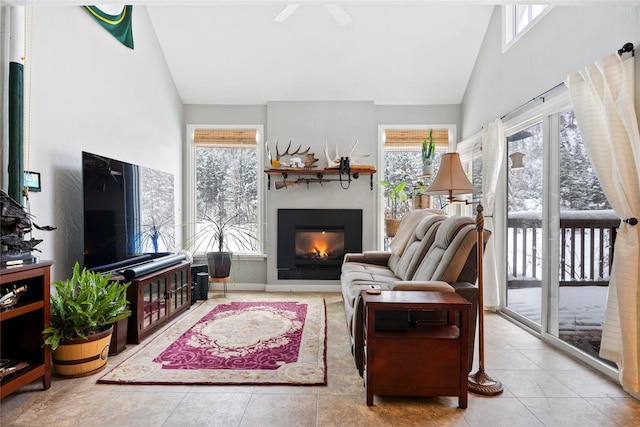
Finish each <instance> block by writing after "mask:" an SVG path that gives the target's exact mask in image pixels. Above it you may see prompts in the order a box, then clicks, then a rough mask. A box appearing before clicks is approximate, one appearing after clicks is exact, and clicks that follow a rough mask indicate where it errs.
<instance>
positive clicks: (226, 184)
mask: <svg viewBox="0 0 640 427" xmlns="http://www.w3.org/2000/svg"><path fill="white" fill-rule="evenodd" d="M257 173H258V159H257V151H256V148H255V147H247V148H244V147H243V148H238V147H233V148H222V147H197V148H196V222H197V227H196V235H197V236H198V242H196V243H195V247H196V248H197V249H196V251H207V250H214V249H213V248H210V247H209V248H205V247H204V246H208V245H207V244H206V242H209V241H210V240H211V239H210V237H211V236H207V235H206V234H205V233H202V232H200V231H201V230H203V229H204V228H206V227H205V223H207V222H210V221H215V222H217V223H219V224H227V227H226V229H227V230H228V232H229V233H232V234H233V233H236V232H237V233H238V237H239V240H240V241H245V242H246V239H245V238H244V237H245V235H246V234H245V233H246V232H249V233H251V234H252V236H254V239H253V241H252V242H251V244H250V245H242V244H239V243H238V239H233V236H230V238H229V239H227V244H228V246H229V247H228V250H230V251H232V252H255V251H256V250H257V242H258V239H257V233H258V222H257V221H258V177H257Z"/></svg>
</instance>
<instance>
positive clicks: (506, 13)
mask: <svg viewBox="0 0 640 427" xmlns="http://www.w3.org/2000/svg"><path fill="white" fill-rule="evenodd" d="M551 9H552V7H551V6H549V5H546V4H510V5H505V6H503V9H502V11H503V20H502V21H503V43H502V51H503V52H504V51H506V50H507V49H508V48H509V47H510V46H511V45H513V44H514V43H515V42H516V41H517V40H518V39H519V38H520V37H521V36H522V35H523V34H524V33H525V32H527V31H528V30H529V29H530V28H531V27H532V26H533V25H534V24H536V23H537V22H538V21H539V20H540V19H541V18H542V17H543V16H544V15H545V14H546V13H547V12H549V10H551Z"/></svg>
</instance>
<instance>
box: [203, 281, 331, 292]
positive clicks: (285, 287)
mask: <svg viewBox="0 0 640 427" xmlns="http://www.w3.org/2000/svg"><path fill="white" fill-rule="evenodd" d="M209 290H211V291H220V292H222V290H223V284H222V283H209ZM233 291H253V292H340V291H341V287H340V284H319V283H311V284H308V285H304V284H300V283H295V284H287V283H285V284H271V285H266V284H264V283H232V282H228V283H227V292H233Z"/></svg>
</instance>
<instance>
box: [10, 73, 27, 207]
mask: <svg viewBox="0 0 640 427" xmlns="http://www.w3.org/2000/svg"><path fill="white" fill-rule="evenodd" d="M23 129H24V66H23V65H22V64H20V63H18V62H11V63H9V168H8V169H9V170H8V172H9V186H8V191H9V196H11V198H12V199H13V200H15V201H16V202H18V203H20V204H22V191H23V189H24V133H23Z"/></svg>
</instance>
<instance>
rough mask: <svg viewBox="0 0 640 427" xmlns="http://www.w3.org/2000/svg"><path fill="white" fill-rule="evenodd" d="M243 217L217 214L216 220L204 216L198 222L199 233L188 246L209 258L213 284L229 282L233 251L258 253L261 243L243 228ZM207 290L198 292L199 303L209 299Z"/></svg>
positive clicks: (247, 229) (213, 217)
mask: <svg viewBox="0 0 640 427" xmlns="http://www.w3.org/2000/svg"><path fill="white" fill-rule="evenodd" d="M239 220H240V215H234V216H231V217H227V216H225V215H224V214H223V213H220V212H218V213H217V214H216V215H215V216H209V215H206V214H205V215H201V216H200V219H199V220H198V221H197V228H198V229H197V232H196V234H195V235H194V236H193V238H192V239H191V244H188V245H187V247H189V246H194V247H195V249H194V250H195V252H198V250H199V249H201V248H203V249H204V250H205V252H206V254H207V265H208V268H209V277H210V278H211V279H213V280H218V281H226V280H227V278H229V277H230V274H231V268H232V256H233V252H232V250H231V248H236V249H240V250H246V251H254V250H256V249H257V244H258V240H257V239H256V236H255V230H253V229H251V228H250V227H249V226H247V225H245V224H243V223H242V222H241V221H239ZM206 291H208V289H206V290H204V289H201V290H199V295H200V297H199V298H200V299H206V298H205V295H203V294H205V293H206Z"/></svg>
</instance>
